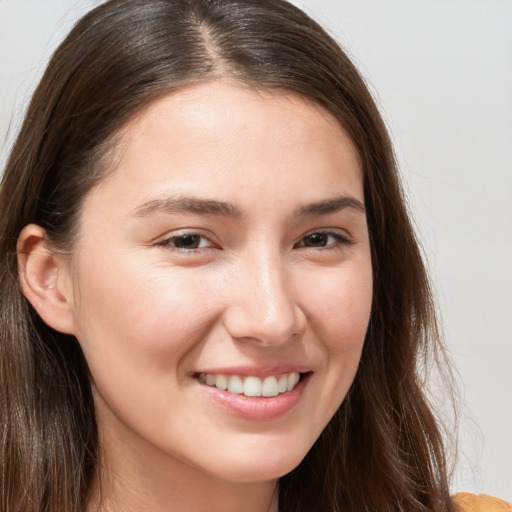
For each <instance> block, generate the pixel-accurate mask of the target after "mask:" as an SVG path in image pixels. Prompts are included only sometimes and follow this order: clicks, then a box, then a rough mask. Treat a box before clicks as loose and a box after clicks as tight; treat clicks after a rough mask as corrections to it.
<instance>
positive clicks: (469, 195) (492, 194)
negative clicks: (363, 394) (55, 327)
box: [0, 0, 512, 500]
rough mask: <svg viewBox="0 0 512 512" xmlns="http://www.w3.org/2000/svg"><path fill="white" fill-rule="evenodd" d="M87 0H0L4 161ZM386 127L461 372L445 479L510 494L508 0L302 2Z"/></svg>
mask: <svg viewBox="0 0 512 512" xmlns="http://www.w3.org/2000/svg"><path fill="white" fill-rule="evenodd" d="M98 3H100V2H98V1H94V0H80V1H72V0H44V1H42V0H0V69H1V74H0V145H1V152H0V164H1V167H2V168H3V165H4V162H5V158H6V153H7V151H8V148H9V145H10V143H12V140H13V137H14V135H15V134H16V132H17V129H18V127H19V123H20V120H21V117H22V114H23V111H24V109H25V107H26V103H27V100H28V98H29V96H30V93H31V91H32V90H33V88H34V87H35V85H36V83H37V80H38V78H39V77H40V75H41V73H42V70H43V69H44V65H45V63H46V62H47V60H48V58H49V55H50V54H51V52H52V51H53V49H54V48H55V46H56V45H57V44H58V42H59V41H60V40H61V39H62V38H63V37H64V36H65V34H66V33H67V32H68V30H69V28H70V27H71V25H72V23H73V22H74V21H75V19H76V18H77V17H79V16H80V15H82V14H83V13H84V12H85V11H87V10H88V9H89V8H91V7H93V6H94V5H97V4H98ZM295 3H296V4H298V5H300V6H302V7H303V8H305V9H306V10H307V11H308V12H309V13H310V14H312V15H313V16H314V17H315V18H317V19H318V20H319V21H320V22H321V23H322V24H323V25H324V26H326V27H327V29H328V30H329V31H330V32H331V33H332V34H333V35H334V36H335V37H336V38H337V39H338V40H339V41H340V42H341V43H342V45H343V46H344V47H345V49H346V50H347V51H348V53H349V55H350V56H351V57H352V58H353V59H354V61H355V62H356V64H357V65H358V67H359V69H360V70H361V72H362V73H363V75H364V76H365V77H366V79H367V80H368V82H369V84H370V86H371V89H372V91H373V92H374V94H375V96H376V98H377V100H378V103H379V105H380V107H381V110H382V112H383V114H384V117H385V119H386V121H387V123H388V126H389V128H390V130H391V133H392V135H393V138H394V141H395V145H396V152H397V156H398V159H399V161H400V164H401V170H402V173H403V178H404V182H405V186H406V189H407V193H408V196H409V198H410V203H411V210H412V212H413V215H414V217H415V220H416V224H417V226H418V230H419V232H420V234H421V238H422V241H423V245H424V248H425V252H426V254H427V257H428V261H429V266H430V268H431V271H432V275H433V278H434V282H435V286H436V289H437V293H438V299H439V304H440V309H441V310H442V313H443V318H444V331H445V336H446V340H447V344H448V348H449V352H450V355H451V357H452V359H453V361H454V363H455V366H456V368H457V370H458V373H459V376H460V381H461V383H462V384H461V399H462V401H463V406H462V408H461V412H460V414H461V417H460V420H461V429H460V452H459V463H458V466H457V471H456V473H455V477H454V485H453V490H454V491H458V490H466V491H472V492H486V493H489V494H494V495H496V496H500V497H502V498H505V499H508V500H512V397H511V395H512V373H511V366H512V1H511V0H386V1H383V0H296V1H295Z"/></svg>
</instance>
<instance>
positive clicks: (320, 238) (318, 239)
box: [295, 231, 353, 249]
mask: <svg viewBox="0 0 512 512" xmlns="http://www.w3.org/2000/svg"><path fill="white" fill-rule="evenodd" d="M352 244H353V241H352V240H351V239H350V238H349V237H348V236H347V235H342V234H341V233H333V232H330V231H315V232H314V233H310V234H309V235H306V236H304V237H302V238H301V239H300V241H299V242H298V243H297V244H296V245H295V247H311V248H313V249H314V248H318V249H322V248H325V249H337V248H341V247H343V246H349V245H352Z"/></svg>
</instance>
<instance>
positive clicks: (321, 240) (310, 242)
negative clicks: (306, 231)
mask: <svg viewBox="0 0 512 512" xmlns="http://www.w3.org/2000/svg"><path fill="white" fill-rule="evenodd" d="M329 237H331V238H333V236H332V235H330V234H328V233H311V235H308V236H305V237H304V238H303V239H302V241H303V244H304V246H305V247H325V246H326V245H328V243H329Z"/></svg>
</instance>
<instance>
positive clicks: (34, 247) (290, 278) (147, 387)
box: [19, 82, 372, 512]
mask: <svg viewBox="0 0 512 512" xmlns="http://www.w3.org/2000/svg"><path fill="white" fill-rule="evenodd" d="M113 162H114V168H113V169H111V170H109V172H108V173H107V176H106V177H105V178H103V179H102V180H101V181H100V183H99V184H98V185H97V186H95V187H94V188H93V189H92V191H91V192H90V193H89V194H88V195H87V197H86V198H85V201H84V204H83V210H82V213H81V218H80V227H79V235H78V239H77V240H76V242H75V245H74V248H73V252H72V255H71V256H70V257H68V256H63V255H57V254H52V253H51V252H49V251H48V250H47V248H46V246H45V244H44V239H43V235H44V232H43V231H42V229H41V228H39V227H38V226H34V225H30V226H27V228H25V230H24V231H23V233H22V235H21V236H20V240H19V254H20V257H19V258H20V259H19V261H20V272H21V282H22V285H23V288H24V291H25V294H26V295H27V297H28V298H29V300H31V302H32V304H33V305H34V307H35V308H36V309H37V311H38V312H39V314H40V315H41V316H42V318H43V319H44V320H45V321H46V322H47V323H49V324H50V325H51V326H52V327H54V328H56V329H58V330H60V331H63V332H67V333H70V334H73V335H74V336H76V337H77V339H78V341H79V343H80V345H81V347H82V349H83V351H84V354H85V357H86V359H87V362H88V365H89V368H90V372H91V379H92V380H91V384H92V389H93V394H94V400H95V407H96V414H97V420H98V427H99V432H100V443H101V450H102V471H101V472H100V479H102V495H103V499H104V501H103V502H102V510H108V511H118V510H119V511H121V510H122V511H128V512H130V511H140V510H151V511H154V512H164V511H165V512H169V511H172V512H175V511H179V512H187V511H209V512H213V511H224V512H227V511H240V510H244V511H249V512H262V511H267V510H270V509H271V507H272V505H271V502H272V499H273V496H274V495H275V491H276V482H277V479H278V478H279V477H280V476H282V475H284V474H286V473H287V472H289V471H291V470H292V469H293V468H294V467H296V466H297V465H298V464H299V463H300V461H301V460H302V459H303V457H304V456H305V455H306V453H307V452H308V450H309V449H310V448H311V446H312V444H313V443H314V441H315V440H316V439H317V438H318V436H319V435H320V433H321V432H322V430H323V429H324V428H325V426H326V425H327V423H328V422H329V420H330V419H331V417H332V416H333V414H334V413H335V411H336V410H337V409H338V407H339V406H340V404H341V402H342V401H343V399H344V397H345V396H346V394H347V392H348V389H349V387H350V385H351V383H352V381H353V379H354V376H355V373H356V370H357V367H358V364H359V359H360V354H361V350H362V346H363V341H364V337H365V333H366V329H367V325H368V320H369V315H370V307H371V299H372V268H371V258H370V246H369V239H368V232H367V225H366V217H365V214H364V197H363V177H362V171H361V168H360V164H359V160H358V156H357V152H356V150H355V148H354V146H353V144H352V143H351V141H350V139H349V138H348V136H347V135H346V133H345V132H344V131H343V129H342V128H341V127H340V126H339V124H338V123H337V122H336V121H335V119H334V118H333V117H332V116H331V115H330V114H329V113H327V112H326V111H324V110H323V109H322V108H320V107H319V106H316V105H313V104H312V103H311V102H308V101H306V100H305V99H303V98H301V97H300V96H298V95H295V94H291V93H285V92H273V93H270V92H255V91H252V90H249V89H247V88H244V87H241V86H236V85H233V84H228V83H223V82H215V83H209V84H203V85H198V86H194V87H189V88H186V89H184V90H181V91H179V92H176V93H173V94H170V95H168V96H166V97H164V98H162V99H159V100H158V101H156V102H155V103H154V104H152V105H150V106H149V107H148V108H147V109H146V110H145V111H143V112H142V113H141V114H140V115H139V116H138V117H137V118H135V119H134V120H132V121H131V122H130V123H129V124H128V125H127V126H126V127H125V129H124V130H123V133H122V134H120V142H119V145H118V154H117V155H116V158H114V159H113ZM299 376H300V381H299V382H295V381H296V378H298V377H299ZM246 384H247V388H245V387H244V386H245V385H246ZM249 384H250V385H249ZM226 385H227V386H229V387H228V389H222V388H224V387H225V386H226ZM240 386H241V388H240ZM260 388H263V391H262V389H260ZM244 393H246V394H249V395H251V394H256V395H258V393H259V394H260V395H261V394H262V393H263V394H266V395H269V396H246V394H244ZM97 495H98V493H97V494H96V497H97ZM96 506H97V503H96V502H95V500H94V499H93V500H92V501H91V507H90V509H91V510H96Z"/></svg>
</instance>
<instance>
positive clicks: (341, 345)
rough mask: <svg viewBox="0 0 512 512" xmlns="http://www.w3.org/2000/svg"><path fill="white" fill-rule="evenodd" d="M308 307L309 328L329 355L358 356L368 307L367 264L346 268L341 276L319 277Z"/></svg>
mask: <svg viewBox="0 0 512 512" xmlns="http://www.w3.org/2000/svg"><path fill="white" fill-rule="evenodd" d="M313 282H314V283H315V286H312V287H311V296H310V298H309V304H310V308H311V318H312V322H311V323H312V327H313V329H315V330H316V331H317V332H318V337H319V338H320V339H324V340H325V343H326V346H327V349H328V351H329V352H330V355H342V354H344V353H350V352H352V351H354V352H360V350H361V348H362V344H363V341H364V337H365V334H366V330H367V327H368V322H369V318H370V311H371V304H372V271H371V265H370V264H369V262H368V263H366V264H364V265H361V264H358V265H356V264H354V265H347V268H345V269H344V271H343V272H332V274H328V273H326V274H324V275H322V274H319V275H318V276H316V279H314V281H313Z"/></svg>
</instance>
